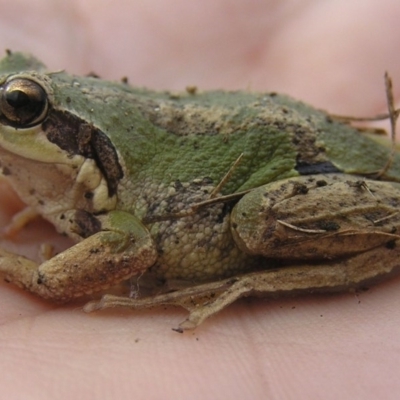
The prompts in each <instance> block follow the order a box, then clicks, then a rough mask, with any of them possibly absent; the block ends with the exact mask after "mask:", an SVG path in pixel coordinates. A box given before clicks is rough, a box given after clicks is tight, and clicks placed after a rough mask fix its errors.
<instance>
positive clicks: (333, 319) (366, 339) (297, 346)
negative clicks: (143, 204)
mask: <svg viewBox="0 0 400 400" xmlns="http://www.w3.org/2000/svg"><path fill="white" fill-rule="evenodd" d="M3 3H4V4H3ZM92 3H93V4H92ZM189 3H190V4H191V6H190V7H189V6H187V4H189ZM208 3H209V4H208ZM0 4H1V9H2V13H1V15H0V18H2V20H1V22H2V23H1V24H0V29H2V30H3V31H2V32H1V36H0V38H1V41H0V43H1V47H2V48H5V47H9V48H12V49H14V48H15V49H16V50H26V51H30V52H32V53H34V54H36V55H37V56H38V57H39V58H40V59H42V60H44V61H45V62H46V63H47V64H48V65H49V67H51V68H54V69H55V70H56V69H60V68H67V69H68V70H69V71H71V72H76V73H86V72H88V71H92V70H94V71H96V72H97V73H99V74H100V75H102V76H103V77H109V78H117V77H119V76H122V75H128V76H129V78H130V81H131V82H132V83H133V82H134V83H137V84H140V85H148V86H152V87H154V88H172V89H183V88H184V87H185V86H186V85H188V84H197V85H198V86H200V87H202V88H215V87H224V88H252V89H257V90H278V91H283V92H286V93H289V94H291V95H293V96H295V97H297V98H301V99H303V100H306V101H308V102H311V103H312V104H314V105H315V106H317V107H321V108H325V109H329V110H331V111H332V112H334V113H337V114H340V113H341V114H353V115H374V114H377V113H380V112H382V111H384V110H385V104H384V101H385V97H384V86H383V72H384V71H385V70H388V71H389V72H390V73H391V75H392V78H393V81H394V84H395V97H396V98H397V99H398V98H399V97H400V91H399V89H400V70H399V68H398V65H399V61H400V60H399V58H400V55H399V53H398V48H399V43H398V41H396V38H397V37H399V34H400V32H398V30H400V28H399V27H398V18H399V15H400V6H399V5H397V2H395V1H389V0H387V1H383V2H373V1H370V2H367V1H366V2H364V3H363V6H362V8H360V5H354V6H352V5H348V2H340V1H337V2H335V3H332V5H331V6H329V5H327V6H323V5H322V4H321V3H320V2H312V1H310V2H307V3H305V2H299V4H297V2H289V1H288V2H260V3H259V4H258V3H256V2H247V1H239V0H237V1H235V2H224V1H212V2H211V1H210V2H204V1H202V2H198V6H197V8H196V7H195V4H196V3H195V2H184V1H182V2H181V1H176V0H174V1H172V0H170V1H168V0H163V1H161V0H158V1H157V2H149V1H147V2H140V5H139V2H137V4H135V2H129V1H125V2H119V3H118V7H116V6H115V3H114V6H113V3H112V2H108V1H100V2H99V1H97V2H90V1H86V2H81V3H79V2H78V1H76V2H69V5H68V6H67V5H64V4H67V3H64V2H60V4H58V3H57V2H54V1H50V0H48V1H46V0H42V1H41V2H35V4H34V3H33V2H29V1H22V0H21V1H20V2H19V3H14V4H13V5H12V6H11V5H10V4H8V2H6V1H2V2H1V3H0ZM79 4H80V5H79ZM276 4H286V7H284V6H283V5H282V6H277V5H276ZM7 10H8V11H7ZM94 10H95V12H94ZM56 17H58V19H57V20H55V18H56ZM335 21H336V22H335ZM71 32H72V34H71ZM0 194H1V198H0V201H1V203H0V205H1V210H2V222H3V223H4V221H7V220H9V217H10V216H11V215H12V213H13V212H15V211H16V209H17V204H16V202H15V199H14V198H12V197H11V195H10V194H9V191H8V190H7V189H6V187H3V186H2V187H1V189H0ZM46 226H47V225H46ZM40 234H42V235H45V238H44V239H43V238H41V237H40V236H39V235H40ZM53 236H54V237H56V234H55V233H53V232H52V231H51V230H49V229H48V227H47V228H46V230H45V231H43V225H42V223H40V222H38V223H35V224H33V225H32V226H30V227H29V228H28V229H27V230H26V232H24V233H23V234H21V236H19V237H18V238H19V241H18V243H20V250H21V251H24V252H25V254H31V256H34V255H35V254H36V249H37V247H36V246H35V243H37V244H39V243H41V242H42V241H43V240H44V241H51V242H53V240H52V237H53ZM29 237H31V238H32V237H33V238H34V240H35V242H34V243H33V244H32V239H29V240H28V239H26V240H25V241H24V238H29ZM399 285H400V279H399V278H397V279H396V278H395V279H392V280H390V281H387V282H385V283H383V284H380V285H379V286H376V287H373V288H371V290H369V291H368V292H365V293H360V294H359V295H358V296H356V295H354V294H342V295H334V296H317V295H312V296H306V297H297V298H290V299H277V300H271V301H268V300H251V301H246V300H245V301H241V302H238V303H236V304H234V305H232V306H230V307H228V308H227V309H225V310H224V311H223V312H221V313H220V314H219V315H217V316H215V317H213V318H212V319H210V320H209V321H207V322H206V323H204V325H202V326H201V327H200V328H198V329H197V330H196V331H195V332H194V333H192V332H189V333H185V334H183V335H179V334H177V333H175V332H172V331H171V330H170V327H172V326H176V325H177V323H178V322H179V321H180V320H182V319H183V317H184V313H183V312H182V311H181V310H178V309H164V308H160V309H154V310H150V311H148V310H147V311H142V312H129V311H128V312H126V311H124V312H120V311H114V312H106V313H100V314H96V315H89V316H88V315H86V314H84V313H82V312H81V310H80V306H81V304H77V303H76V304H73V305H68V306H56V305H53V304H50V303H47V302H45V301H42V300H40V299H37V298H35V297H34V296H32V295H29V294H27V293H24V292H22V291H20V290H18V289H16V288H15V287H12V286H10V285H7V284H5V283H3V282H2V283H1V286H0V289H1V290H0V304H1V307H0V318H1V323H2V324H1V328H0V336H1V340H0V343H1V346H2V348H1V354H2V356H1V357H0V370H1V371H3V372H2V373H1V375H0V382H1V390H2V391H3V392H4V396H5V397H8V398H15V397H17V396H18V397H20V398H24V397H25V398H27V397H29V398H31V399H39V398H40V399H46V398H58V399H62V398H64V397H65V398H78V397H79V398H94V397H95V398H100V399H101V398H107V397H109V396H110V393H112V396H113V397H115V398H119V399H124V398H132V397H133V396H134V397H135V398H174V399H179V398H192V399H195V398H197V397H198V398H205V396H206V397H208V398H245V397H247V398H294V397H295V398H297V399H298V398H312V397H314V398H315V397H321V396H323V397H324V398H330V397H329V396H331V398H342V399H346V398H360V397H363V398H372V397H376V394H377V393H378V392H379V395H380V396H382V397H385V398H391V397H392V398H394V397H395V396H396V394H397V393H398V392H399V383H398V379H397V376H396V372H397V371H398V368H399V362H398V349H399V347H398V337H399V334H400V315H399V312H398V306H397V305H398V304H399V300H400V298H399V297H400V295H399V292H400V291H399V288H400V286H399ZM196 339H198V340H196ZM66 377H68V378H66ZM67 382H68V385H66V383H67Z"/></svg>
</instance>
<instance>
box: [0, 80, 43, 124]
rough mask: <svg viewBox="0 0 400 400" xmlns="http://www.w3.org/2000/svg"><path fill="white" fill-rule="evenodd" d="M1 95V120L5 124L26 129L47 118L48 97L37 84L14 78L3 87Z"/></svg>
mask: <svg viewBox="0 0 400 400" xmlns="http://www.w3.org/2000/svg"><path fill="white" fill-rule="evenodd" d="M0 93H1V97H0V120H1V122H3V123H4V124H6V125H11V126H14V127H16V128H26V127H29V126H33V125H37V124H39V123H41V122H42V121H43V119H44V118H45V116H46V113H47V95H46V92H45V91H44V89H43V88H42V86H40V85H39V84H38V83H37V82H34V81H31V80H30V79H26V78H14V79H11V80H10V81H8V82H6V83H5V84H4V85H3V86H2V87H1V92H0Z"/></svg>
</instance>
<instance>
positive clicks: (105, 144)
mask: <svg viewBox="0 0 400 400" xmlns="http://www.w3.org/2000/svg"><path fill="white" fill-rule="evenodd" d="M43 130H44V131H45V133H46V135H47V138H48V139H49V140H50V142H52V143H54V144H56V145H57V146H59V147H60V148H61V149H63V150H65V151H66V152H68V154H71V155H76V154H78V155H81V156H83V157H86V158H92V159H94V160H95V161H96V164H97V167H98V168H99V170H100V171H101V172H102V174H103V176H104V177H105V178H106V181H107V185H108V194H109V196H110V197H111V196H113V195H114V194H115V193H116V191H117V186H118V182H119V180H120V179H121V178H122V177H123V172H122V168H121V165H120V164H119V160H118V155H117V152H116V150H115V148H114V146H113V144H112V143H111V141H110V139H109V138H108V137H107V135H106V134H105V133H104V132H102V131H101V130H100V129H98V128H96V127H95V126H93V125H91V124H88V123H86V122H85V121H83V120H82V119H80V118H78V117H76V116H75V115H73V114H71V113H68V112H60V111H52V112H51V113H50V114H49V116H48V118H47V119H46V121H44V122H43Z"/></svg>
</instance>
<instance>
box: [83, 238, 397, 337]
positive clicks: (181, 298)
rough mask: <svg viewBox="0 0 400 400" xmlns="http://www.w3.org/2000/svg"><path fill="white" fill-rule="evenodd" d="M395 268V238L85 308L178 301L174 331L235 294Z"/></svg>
mask: <svg viewBox="0 0 400 400" xmlns="http://www.w3.org/2000/svg"><path fill="white" fill-rule="evenodd" d="M399 267H400V243H399V240H398V241H397V242H394V243H393V245H391V246H379V247H376V248H374V249H372V250H370V251H366V252H364V253H360V254H357V255H355V256H353V257H350V258H344V259H340V260H331V261H329V262H326V261H325V262H323V263H301V264H296V265H290V266H287V267H283V268H280V269H273V270H266V271H259V272H253V273H250V274H247V275H242V276H238V277H235V278H230V279H225V280H221V281H218V282H212V283H205V284H201V285H197V286H193V287H189V288H185V289H181V290H177V291H175V292H170V293H164V294H159V295H155V296H149V297H144V298H138V299H137V298H135V299H134V298H128V297H120V296H112V295H105V296H103V297H102V298H101V299H100V300H98V301H92V302H90V303H88V304H86V306H85V307H84V311H85V312H92V311H96V310H103V309H105V308H111V307H125V308H133V309H143V308H150V307H155V306H160V305H174V306H181V307H184V308H186V309H187V310H188V311H189V316H188V318H187V319H186V320H185V321H183V322H182V323H181V324H180V325H179V327H178V328H176V329H174V330H176V331H178V332H182V331H184V330H190V329H194V328H196V327H197V326H198V325H200V324H201V323H202V322H203V321H204V320H205V319H206V318H208V317H210V316H212V315H213V314H216V313H217V312H218V311H221V310H222V309H223V308H225V307H226V306H228V305H229V304H231V303H233V302H234V301H235V300H237V299H239V298H240V297H244V296H249V295H257V296H277V295H295V294H299V293H303V292H335V291H340V290H343V289H352V288H357V287H360V286H362V285H365V284H368V283H372V282H374V281H375V280H378V279H380V278H381V277H383V276H388V275H389V274H390V273H392V272H394V271H395V270H396V269H398V268H399Z"/></svg>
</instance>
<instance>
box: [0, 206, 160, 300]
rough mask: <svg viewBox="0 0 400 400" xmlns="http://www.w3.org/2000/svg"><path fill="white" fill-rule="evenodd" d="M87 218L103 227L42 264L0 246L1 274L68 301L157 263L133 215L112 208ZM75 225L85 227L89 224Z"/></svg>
mask: <svg viewBox="0 0 400 400" xmlns="http://www.w3.org/2000/svg"><path fill="white" fill-rule="evenodd" d="M81 220H82V218H81ZM88 221H90V224H91V225H92V227H91V228H92V229H100V230H99V231H98V232H96V233H94V234H93V235H91V236H89V237H87V238H86V239H84V240H82V241H81V242H79V243H77V244H76V245H74V246H72V247H71V248H69V249H68V250H65V251H64V252H62V253H60V254H58V255H56V256H55V257H53V258H51V259H50V260H48V261H46V262H44V263H42V264H40V265H39V264H37V263H35V262H33V261H31V260H28V259H26V258H24V257H21V256H17V255H15V254H12V253H9V252H7V251H5V250H3V249H1V250H0V273H1V274H2V275H3V276H4V277H5V279H6V280H7V281H9V282H12V283H15V284H17V285H18V286H20V287H22V288H24V289H26V290H28V291H29V292H32V293H35V294H38V295H39V296H41V297H43V298H47V299H52V300H56V301H62V302H64V301H68V300H71V299H73V298H76V297H79V296H82V295H85V294H90V293H92V292H95V291H98V290H102V289H106V288H108V287H110V286H112V285H114V284H116V283H118V282H120V281H122V280H124V279H126V278H129V277H130V276H132V275H134V274H137V273H140V272H142V271H145V270H146V269H147V268H149V267H150V266H151V265H152V264H154V262H155V260H156V258H157V252H156V248H155V245H154V243H153V240H152V238H151V236H150V234H149V232H148V230H147V229H146V228H145V227H144V226H143V225H142V224H141V222H140V221H139V220H138V219H137V218H135V217H134V216H133V215H131V214H129V213H126V212H121V211H112V212H110V213H108V214H107V215H104V216H101V217H98V219H97V218H92V217H90V218H88ZM93 223H94V225H95V227H94V228H93ZM76 229H77V230H78V231H79V230H80V229H83V230H86V231H87V230H88V226H85V227H82V225H81V226H80V227H78V226H77V227H76Z"/></svg>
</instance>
